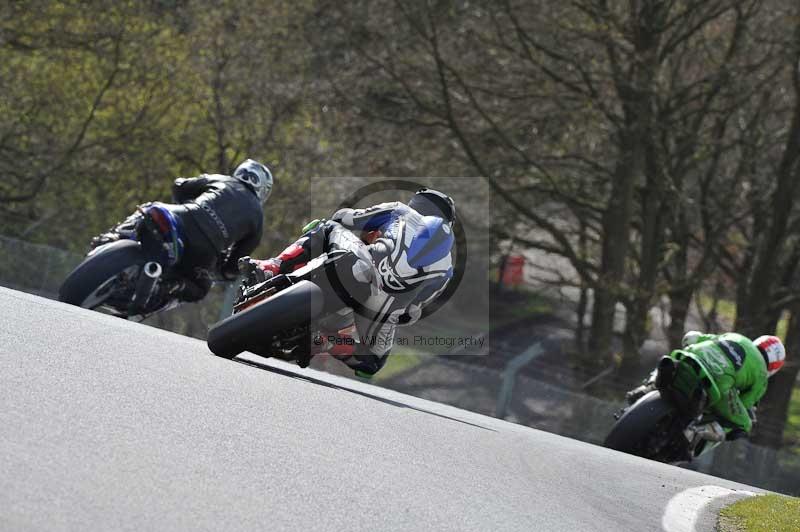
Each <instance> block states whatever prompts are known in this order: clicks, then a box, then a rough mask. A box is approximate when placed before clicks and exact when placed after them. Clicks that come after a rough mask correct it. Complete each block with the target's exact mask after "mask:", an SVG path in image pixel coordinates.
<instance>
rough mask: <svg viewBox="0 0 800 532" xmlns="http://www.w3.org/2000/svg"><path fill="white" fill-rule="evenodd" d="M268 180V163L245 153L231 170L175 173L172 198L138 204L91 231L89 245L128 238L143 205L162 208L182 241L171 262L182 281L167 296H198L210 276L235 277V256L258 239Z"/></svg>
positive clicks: (208, 284) (206, 287) (203, 292)
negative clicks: (132, 210) (106, 227)
mask: <svg viewBox="0 0 800 532" xmlns="http://www.w3.org/2000/svg"><path fill="white" fill-rule="evenodd" d="M272 185H273V178H272V173H271V172H270V171H269V169H268V168H267V167H266V166H265V165H263V164H261V163H259V162H257V161H253V160H251V159H248V160H246V161H245V162H243V163H242V164H240V165H239V166H238V167H237V168H236V170H235V171H234V172H233V175H232V176H227V175H221V174H204V175H201V176H198V177H192V178H179V179H176V180H175V183H174V184H173V186H172V196H173V200H174V202H175V203H172V204H164V203H158V204H145V205H142V206H141V207H140V208H139V209H138V210H137V212H136V213H134V214H132V215H131V216H129V217H128V218H127V219H126V220H125V221H124V222H122V223H121V224H119V225H117V226H116V227H114V228H112V229H111V230H110V231H109V232H108V233H105V234H102V235H100V236H98V237H95V238H94V239H93V240H92V247H97V246H100V245H103V244H106V243H108V242H113V241H115V240H118V239H120V238H134V237H135V236H136V235H137V233H138V231H140V230H141V226H142V221H143V220H144V219H145V217H146V216H147V215H148V214H147V213H148V212H149V207H151V206H152V205H158V206H159V207H161V208H166V209H167V210H169V211H170V212H171V213H172V214H173V215H174V216H175V217H176V218H177V220H178V224H179V227H180V237H181V239H182V241H183V255H182V257H181V258H180V260H179V262H178V263H177V265H176V266H175V268H174V271H175V272H176V273H177V274H178V275H179V276H180V277H181V278H182V286H180V287H179V289H178V291H177V293H174V294H172V296H173V297H176V298H177V299H179V300H181V301H198V300H200V299H202V298H203V297H205V295H206V294H207V293H208V290H209V288H210V287H211V283H212V280H213V279H215V278H220V277H221V278H222V279H225V280H234V279H236V277H237V275H238V273H239V272H238V269H237V261H238V260H239V258H241V257H243V256H245V255H248V254H250V253H251V252H252V251H253V250H254V249H255V248H256V246H257V245H258V243H259V241H260V240H261V234H262V230H263V223H264V211H263V207H262V205H263V204H264V203H266V201H267V199H268V198H269V195H270V193H271V191H272Z"/></svg>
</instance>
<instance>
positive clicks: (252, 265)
mask: <svg viewBox="0 0 800 532" xmlns="http://www.w3.org/2000/svg"><path fill="white" fill-rule="evenodd" d="M237 266H238V268H239V273H240V274H242V276H243V277H244V283H245V284H246V285H248V286H253V285H256V284H258V283H263V282H264V281H266V280H267V274H266V272H265V271H264V270H263V269H261V268H260V267H259V264H258V262H256V261H254V260H253V259H251V258H250V257H249V256H247V257H242V258H241V259H239V262H238V263H237Z"/></svg>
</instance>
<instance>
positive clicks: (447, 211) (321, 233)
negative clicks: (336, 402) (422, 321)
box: [253, 189, 455, 376]
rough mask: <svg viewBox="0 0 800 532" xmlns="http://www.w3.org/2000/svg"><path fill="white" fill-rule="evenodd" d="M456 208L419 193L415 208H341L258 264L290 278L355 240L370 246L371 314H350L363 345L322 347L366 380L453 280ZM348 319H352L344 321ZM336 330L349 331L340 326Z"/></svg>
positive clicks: (439, 196) (444, 199)
mask: <svg viewBox="0 0 800 532" xmlns="http://www.w3.org/2000/svg"><path fill="white" fill-rule="evenodd" d="M454 221H455V204H454V203H453V200H452V199H451V198H450V197H448V196H447V195H445V194H443V193H441V192H438V191H435V190H431V189H422V190H420V191H418V192H417V193H416V194H414V196H413V197H412V198H411V200H410V201H409V202H408V205H406V204H404V203H401V202H392V203H382V204H379V205H375V206H373V207H369V208H367V209H341V210H339V211H337V212H336V213H335V214H334V215H333V216H332V218H331V221H329V222H326V223H324V224H321V225H319V226H317V227H315V228H314V229H312V230H310V231H308V232H307V233H305V234H304V235H303V236H302V237H301V238H300V239H299V240H298V241H297V242H295V243H294V244H292V245H291V246H289V247H288V248H287V249H286V250H285V251H284V252H283V253H281V255H279V256H278V257H276V258H274V259H269V260H266V261H253V262H254V263H255V266H256V267H258V268H259V269H260V270H261V271H264V272H270V273H271V274H273V275H274V274H279V273H287V272H290V271H293V270H294V269H296V268H298V267H300V266H301V265H303V264H305V263H306V262H307V261H308V260H310V259H311V258H313V257H316V256H317V255H319V254H320V253H322V252H325V251H329V250H330V249H335V248H348V247H349V246H350V245H351V243H348V240H350V242H352V235H353V234H355V235H357V236H359V237H360V238H361V239H362V240H363V241H364V242H367V243H369V246H368V251H369V255H370V258H371V262H372V264H373V265H374V269H373V273H372V277H371V279H370V281H371V282H372V284H373V287H374V289H373V290H372V295H371V296H370V297H369V298H368V299H367V301H365V302H364V308H365V310H362V311H360V312H357V313H355V314H354V315H352V313H351V316H350V317H348V319H349V322H350V323H353V321H354V322H355V327H356V330H357V333H358V340H359V341H358V342H357V343H355V344H352V343H350V344H348V343H338V342H337V343H336V345H326V346H324V347H323V348H322V350H323V351H327V352H329V353H330V354H332V355H334V356H335V357H336V358H338V359H339V360H341V361H343V362H344V363H345V364H347V365H348V366H350V367H351V368H353V369H354V370H355V371H356V374H358V375H361V376H371V375H373V374H375V373H376V372H377V371H379V370H380V369H381V368H382V367H383V365H384V364H385V362H386V358H387V356H388V355H389V352H390V351H391V349H392V347H393V345H394V338H395V333H396V327H397V326H398V325H406V324H411V323H414V322H415V321H416V320H418V319H419V317H420V316H421V314H422V309H423V308H424V306H425V305H426V304H428V303H430V302H432V301H433V300H434V299H436V297H438V296H439V295H440V294H441V293H442V292H443V291H444V289H445V286H446V285H447V283H448V281H449V280H450V278H451V277H452V276H453V262H452V256H451V251H452V247H453V244H454V242H455V239H454V236H453V223H454ZM345 321H347V320H345ZM333 330H337V331H339V330H342V322H339V323H338V324H337V325H336V326H335V327H334V329H333Z"/></svg>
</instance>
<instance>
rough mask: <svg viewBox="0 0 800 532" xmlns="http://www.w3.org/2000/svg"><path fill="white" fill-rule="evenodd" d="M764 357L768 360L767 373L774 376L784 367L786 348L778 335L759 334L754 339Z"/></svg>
mask: <svg viewBox="0 0 800 532" xmlns="http://www.w3.org/2000/svg"><path fill="white" fill-rule="evenodd" d="M753 343H754V344H756V347H757V348H758V350H759V351H761V354H762V355H764V359H765V360H766V361H767V374H768V375H769V376H770V377H772V376H773V375H775V374H776V373H777V372H778V370H779V369H781V368H782V367H783V363H784V361H785V360H786V349H785V348H784V347H783V342H781V339H780V338H778V337H777V336H770V335H764V336H759V337H758V338H756V339H755V341H753Z"/></svg>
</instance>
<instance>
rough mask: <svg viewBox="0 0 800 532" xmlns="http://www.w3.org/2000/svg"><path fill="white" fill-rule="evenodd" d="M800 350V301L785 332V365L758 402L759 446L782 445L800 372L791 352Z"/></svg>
mask: <svg viewBox="0 0 800 532" xmlns="http://www.w3.org/2000/svg"><path fill="white" fill-rule="evenodd" d="M798 349H800V304H795V305H794V306H793V307H792V314H791V317H790V319H789V327H788V329H787V331H786V352H787V354H788V358H787V364H786V366H785V367H784V368H783V369H782V370H781V371H779V372H778V373H776V374H775V375H774V376H773V377H770V379H769V386H768V388H767V393H766V394H765V395H764V397H763V399H761V402H760V403H759V405H758V423H757V424H756V426H755V431H754V432H753V437H752V441H753V443H756V444H758V445H763V446H765V447H771V448H773V449H779V448H780V447H781V445H782V444H783V431H784V428H785V426H786V419H787V416H788V413H789V404H790V403H791V399H792V393H793V391H794V389H795V384H796V382H797V374H798V372H800V363H798V361H797V360H793V359H792V357H791V356H792V353H797V352H798Z"/></svg>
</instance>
